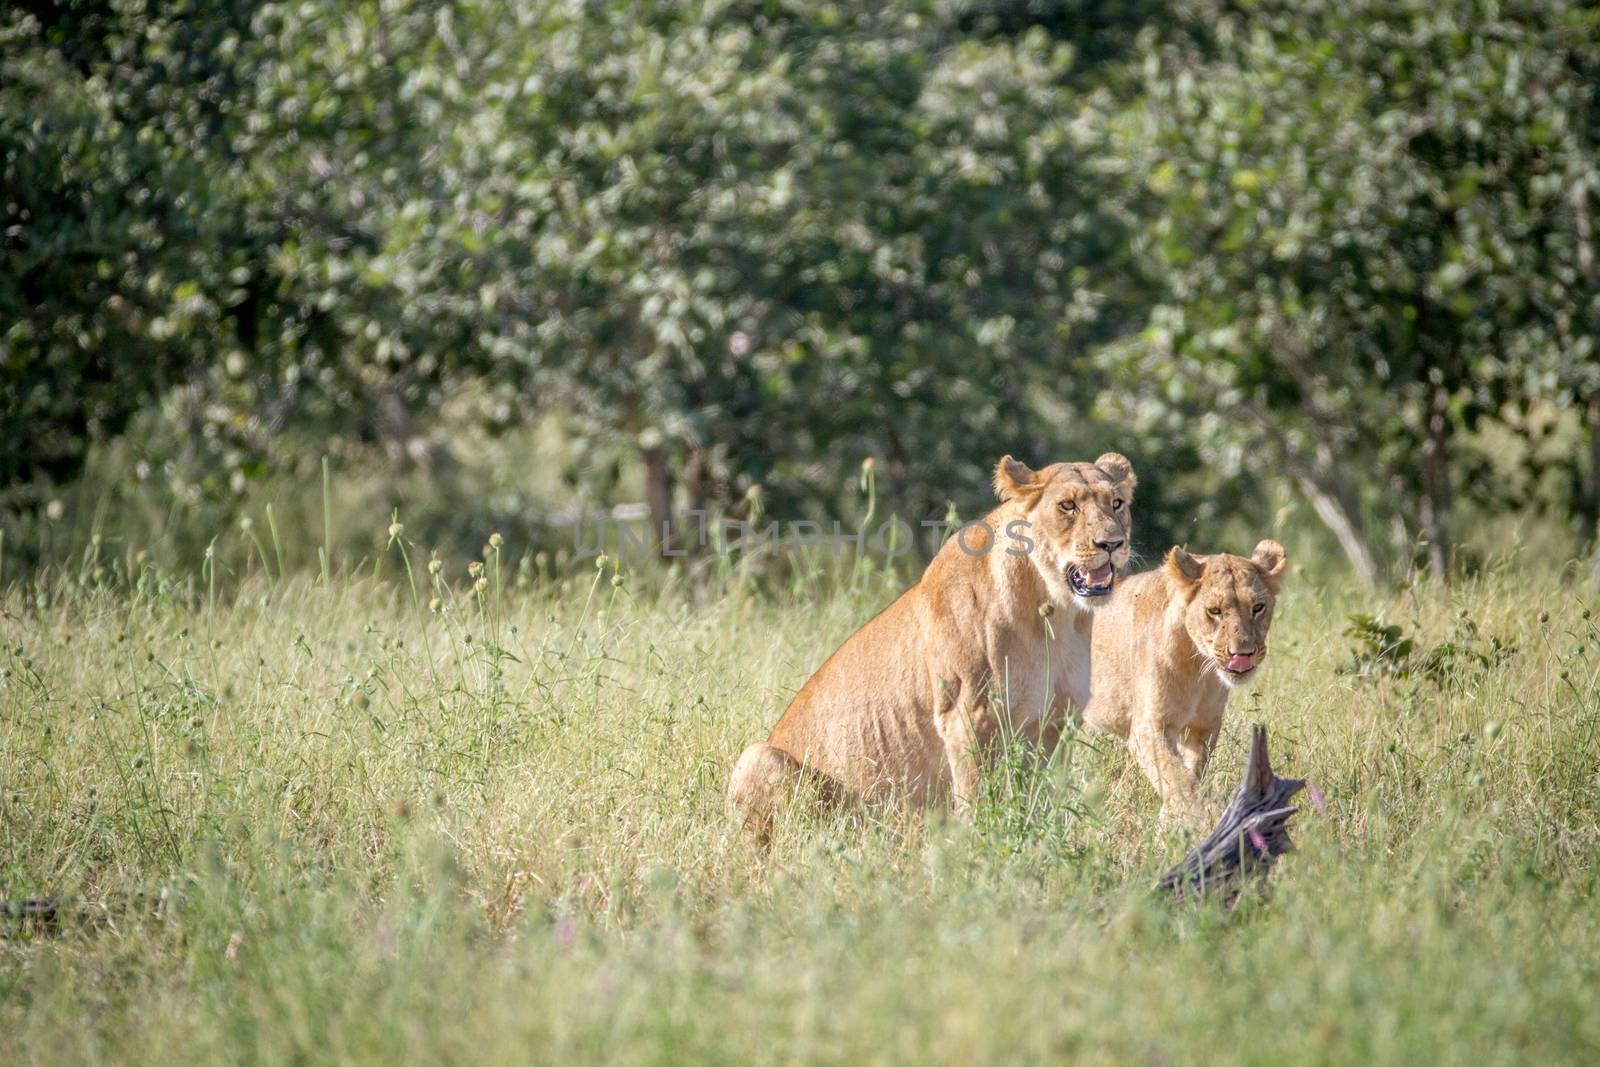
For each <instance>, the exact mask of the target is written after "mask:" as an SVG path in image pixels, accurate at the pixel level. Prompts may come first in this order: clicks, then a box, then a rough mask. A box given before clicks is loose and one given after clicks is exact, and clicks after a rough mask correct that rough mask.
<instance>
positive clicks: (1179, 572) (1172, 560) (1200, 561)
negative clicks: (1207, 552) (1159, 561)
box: [1167, 545, 1205, 589]
mask: <svg viewBox="0 0 1600 1067" xmlns="http://www.w3.org/2000/svg"><path fill="white" fill-rule="evenodd" d="M1204 570H1205V557H1204V556H1192V555H1190V554H1189V550H1188V549H1186V548H1184V547H1183V546H1182V545H1173V546H1172V549H1171V550H1170V551H1169V552H1168V553H1167V576H1168V577H1169V578H1171V579H1172V580H1173V581H1174V582H1176V583H1177V586H1178V588H1179V589H1188V588H1189V587H1190V586H1192V585H1194V584H1195V583H1196V582H1198V581H1199V580H1200V573H1201V572H1202V571H1204Z"/></svg>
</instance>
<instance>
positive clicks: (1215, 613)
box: [1206, 608, 1222, 619]
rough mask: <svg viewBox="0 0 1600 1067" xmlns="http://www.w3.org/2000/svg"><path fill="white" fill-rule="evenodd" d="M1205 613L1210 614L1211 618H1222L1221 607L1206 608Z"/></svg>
mask: <svg viewBox="0 0 1600 1067" xmlns="http://www.w3.org/2000/svg"><path fill="white" fill-rule="evenodd" d="M1206 614H1207V615H1210V616H1211V617H1212V618H1213V619H1220V618H1222V609H1221V608H1207V609H1206Z"/></svg>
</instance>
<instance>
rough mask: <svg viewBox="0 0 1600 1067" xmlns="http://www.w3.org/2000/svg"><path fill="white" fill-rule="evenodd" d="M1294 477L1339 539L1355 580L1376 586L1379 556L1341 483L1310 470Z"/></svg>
mask: <svg viewBox="0 0 1600 1067" xmlns="http://www.w3.org/2000/svg"><path fill="white" fill-rule="evenodd" d="M1294 478H1295V484H1297V485H1299V486H1300V491H1301V492H1302V493H1304V494H1305V495H1306V498H1307V499H1309V500H1310V501H1311V507H1312V508H1313V509H1314V510H1315V511H1316V513H1317V518H1319V519H1321V520H1322V524H1323V525H1324V526H1326V527H1327V528H1328V529H1329V530H1330V531H1331V532H1332V533H1333V536H1334V537H1335V538H1336V539H1337V540H1338V542H1339V547H1340V548H1341V549H1343V550H1344V554H1345V558H1346V559H1348V560H1349V561H1350V567H1351V569H1353V570H1354V571H1355V572H1356V578H1357V580H1359V581H1360V582H1361V584H1362V585H1363V586H1365V587H1367V588H1368V589H1371V588H1372V587H1374V586H1376V585H1377V584H1378V557H1377V554H1376V553H1374V552H1373V550H1372V543H1371V541H1369V540H1368V538H1367V535H1366V531H1364V530H1363V529H1362V528H1361V517H1360V513H1359V512H1358V511H1357V510H1356V504H1355V500H1354V498H1353V497H1352V496H1351V495H1350V493H1349V492H1348V491H1347V490H1346V489H1345V488H1344V487H1343V486H1340V485H1337V484H1333V483H1331V482H1330V481H1329V480H1328V479H1326V478H1323V477H1318V476H1317V475H1314V474H1312V473H1311V472H1310V471H1307V470H1297V471H1296V472H1295V476H1294Z"/></svg>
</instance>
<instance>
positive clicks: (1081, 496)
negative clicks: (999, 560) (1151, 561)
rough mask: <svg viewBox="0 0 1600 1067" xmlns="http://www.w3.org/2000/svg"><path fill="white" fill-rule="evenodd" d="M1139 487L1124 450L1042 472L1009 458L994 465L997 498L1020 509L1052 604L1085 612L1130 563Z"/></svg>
mask: <svg viewBox="0 0 1600 1067" xmlns="http://www.w3.org/2000/svg"><path fill="white" fill-rule="evenodd" d="M1135 484H1137V479H1136V478H1134V476H1133V464H1131V463H1129V462H1128V459H1127V457H1126V456H1123V455H1121V454H1120V453H1117V452H1107V453H1106V454H1105V455H1103V456H1101V457H1100V458H1099V459H1097V460H1095V461H1094V462H1093V463H1052V464H1051V465H1050V466H1048V467H1045V468H1044V469H1043V470H1038V471H1035V470H1030V469H1029V468H1028V466H1027V464H1025V463H1023V462H1021V461H1020V460H1015V459H1012V458H1011V457H1010V456H1007V457H1005V458H1004V459H1002V460H1001V461H1000V463H999V465H998V466H996V467H995V469H994V491H995V494H996V495H997V496H999V497H1000V499H1001V500H1002V501H1015V502H1016V504H1017V507H1018V508H1019V509H1020V510H1021V512H1022V515H1021V517H1022V518H1023V519H1024V520H1025V521H1026V522H1027V526H1026V527H1025V528H1024V529H1025V531H1026V539H1025V542H1022V543H1024V547H1025V548H1026V555H1027V556H1028V558H1029V559H1030V560H1031V561H1032V563H1033V565H1034V567H1036V568H1037V569H1038V571H1039V574H1040V576H1041V577H1042V578H1043V579H1044V584H1045V588H1046V589H1047V590H1049V593H1050V598H1051V600H1053V601H1055V602H1056V603H1058V604H1061V605H1063V606H1065V605H1068V604H1072V605H1075V606H1077V607H1079V608H1081V609H1083V610H1089V609H1091V608H1094V607H1096V606H1098V605H1099V604H1102V603H1104V598H1105V597H1106V596H1107V595H1109V594H1110V592H1111V590H1112V588H1113V587H1114V586H1115V585H1116V580H1117V579H1116V573H1117V572H1116V568H1118V567H1122V566H1126V565H1127V562H1128V538H1129V535H1130V533H1131V531H1132V529H1133V517H1132V515H1131V513H1130V511H1129V509H1130V508H1131V507H1132V504H1133V487H1134V485H1135ZM1018 540H1019V541H1020V540H1021V539H1020V538H1019V539H1018Z"/></svg>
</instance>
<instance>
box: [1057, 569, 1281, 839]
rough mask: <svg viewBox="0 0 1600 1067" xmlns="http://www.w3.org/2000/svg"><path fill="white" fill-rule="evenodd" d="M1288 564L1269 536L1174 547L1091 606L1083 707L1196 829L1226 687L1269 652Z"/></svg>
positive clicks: (1204, 819) (1245, 677) (1248, 675)
mask: <svg viewBox="0 0 1600 1067" xmlns="http://www.w3.org/2000/svg"><path fill="white" fill-rule="evenodd" d="M1287 566H1288V559H1287V557H1286V556H1285V555H1284V551H1283V546H1282V545H1280V544H1278V542H1276V541H1262V542H1261V543H1260V544H1258V545H1256V550H1255V552H1254V554H1253V555H1251V557H1250V558H1249V559H1242V558H1241V557H1239V556H1229V555H1224V554H1222V553H1218V554H1216V555H1211V556H1195V555H1191V554H1190V553H1189V552H1187V551H1185V550H1184V549H1182V548H1173V549H1172V551H1170V552H1168V553H1167V559H1166V563H1165V565H1164V566H1161V567H1158V568H1157V569H1155V570H1152V571H1146V572H1144V573H1143V574H1136V575H1133V576H1131V577H1129V578H1126V579H1124V580H1123V582H1122V591H1121V592H1119V593H1118V594H1117V596H1116V597H1114V598H1113V599H1112V601H1111V603H1110V604H1108V605H1107V606H1106V607H1104V608H1102V609H1101V610H1100V611H1099V612H1098V617H1097V618H1096V620H1095V627H1094V635H1093V656H1092V659H1093V663H1094V696H1093V697H1092V698H1091V699H1090V701H1089V705H1088V707H1086V708H1085V709H1084V712H1083V717H1084V719H1085V721H1087V722H1088V723H1089V725H1091V726H1094V727H1097V728H1099V729H1101V730H1105V731H1107V732H1108V733H1114V734H1116V735H1117V736H1118V737H1121V738H1123V739H1124V740H1126V741H1127V742H1128V749H1129V751H1131V752H1132V753H1133V757H1134V759H1135V760H1137V761H1138V764H1139V769H1140V770H1142V771H1143V772H1144V773H1145V777H1147V778H1149V779H1150V784H1151V785H1154V786H1155V787H1156V792H1157V793H1159V794H1160V795H1161V813H1162V816H1163V817H1169V816H1170V817H1173V818H1176V819H1178V820H1180V821H1182V822H1185V823H1187V824H1189V825H1190V826H1193V827H1196V828H1198V829H1202V830H1203V829H1205V828H1206V825H1207V823H1208V822H1209V816H1210V814H1211V813H1210V812H1208V811H1207V810H1206V807H1205V804H1204V802H1203V801H1202V800H1201V799H1200V776H1201V774H1203V773H1204V771H1205V765H1206V760H1207V758H1208V757H1209V756H1210V753H1211V745H1212V743H1213V742H1214V741H1215V740H1216V737H1217V732H1218V730H1220V729H1221V727H1222V712H1223V710H1224V709H1225V708H1226V707H1227V704H1228V693H1229V691H1230V690H1232V689H1234V688H1235V687H1236V686H1240V685H1243V684H1245V683H1246V682H1248V681H1250V680H1251V679H1252V678H1254V677H1255V675H1256V670H1257V668H1259V667H1260V665H1261V661H1262V660H1263V659H1265V658H1266V655H1267V630H1268V629H1269V628H1270V627H1271V626H1272V610H1273V607H1274V605H1275V604H1276V603H1277V600H1278V590H1279V589H1280V588H1281V587H1282V584H1283V573H1284V569H1285V568H1286V567H1287Z"/></svg>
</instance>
